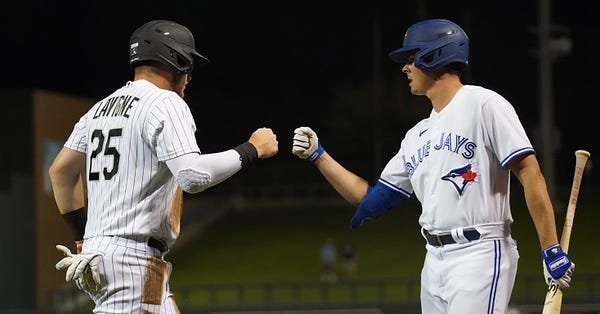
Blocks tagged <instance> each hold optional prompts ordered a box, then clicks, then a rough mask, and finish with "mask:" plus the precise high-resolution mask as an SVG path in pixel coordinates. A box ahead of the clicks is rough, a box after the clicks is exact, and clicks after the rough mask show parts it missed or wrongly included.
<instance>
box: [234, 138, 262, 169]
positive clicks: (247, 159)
mask: <svg viewBox="0 0 600 314" xmlns="http://www.w3.org/2000/svg"><path fill="white" fill-rule="evenodd" d="M233 149H234V150H235V151H236V152H238V154H240V160H241V161H242V167H245V166H247V165H249V164H251V163H252V162H253V161H254V160H256V159H257V158H258V152H257V151H256V147H254V145H252V144H250V142H245V143H242V144H240V145H238V146H236V147H234V148H233Z"/></svg>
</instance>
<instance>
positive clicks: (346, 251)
mask: <svg viewBox="0 0 600 314" xmlns="http://www.w3.org/2000/svg"><path fill="white" fill-rule="evenodd" d="M340 256H341V257H342V269H343V270H344V273H345V274H346V275H347V276H354V275H355V274H356V267H357V265H356V249H355V248H354V245H352V244H350V243H346V244H344V245H343V246H342V248H341V250H340Z"/></svg>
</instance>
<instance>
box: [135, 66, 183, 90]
mask: <svg viewBox="0 0 600 314" xmlns="http://www.w3.org/2000/svg"><path fill="white" fill-rule="evenodd" d="M133 80H134V81H137V80H146V81H148V82H150V83H152V84H154V85H156V87H158V88H161V89H166V90H174V89H175V84H174V81H175V79H174V75H173V73H172V72H171V71H169V70H167V69H164V68H161V67H154V66H141V67H138V68H136V71H135V76H134V78H133Z"/></svg>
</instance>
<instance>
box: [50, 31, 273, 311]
mask: <svg viewBox="0 0 600 314" xmlns="http://www.w3.org/2000/svg"><path fill="white" fill-rule="evenodd" d="M195 49H196V48H195V45H194V37H193V35H192V33H191V32H190V31H189V30H188V29H187V28H186V27H185V26H183V25H180V24H178V23H175V22H171V21H165V20H155V21H150V22H148V23H145V24H143V25H142V26H140V27H139V28H137V29H136V30H135V31H134V32H133V34H132V35H131V37H130V41H129V64H130V66H131V68H132V69H133V70H134V77H133V80H132V81H129V82H126V83H125V85H124V86H122V87H120V88H118V89H116V90H115V91H114V92H112V93H111V94H110V95H109V96H107V97H106V98H104V99H102V100H101V101H99V102H98V103H96V104H95V105H94V106H93V107H92V108H91V109H90V111H88V112H87V113H86V114H85V115H83V116H82V117H81V119H80V120H79V122H77V123H76V124H75V126H74V128H73V131H72V133H71V135H70V136H69V138H68V139H67V141H66V143H65V144H64V147H63V148H62V150H61V151H60V152H59V153H58V155H57V156H56V158H55V160H54V162H53V163H52V165H51V167H50V170H49V174H50V178H51V182H52V188H53V191H54V197H55V200H56V204H57V206H58V209H59V211H60V213H61V214H62V215H63V217H64V219H65V220H66V222H67V224H68V225H69V226H70V227H71V228H72V229H73V233H74V239H75V241H76V243H77V253H76V254H74V253H71V251H70V250H69V249H68V248H66V247H65V246H60V245H59V246H57V248H58V249H59V250H60V251H61V252H63V253H64V254H65V257H64V258H63V259H62V260H60V261H59V262H58V263H57V264H56V268H57V269H59V270H60V269H66V280H67V281H71V280H74V281H75V283H76V285H77V287H78V288H79V289H81V290H83V291H85V292H86V293H87V294H88V295H89V296H90V298H91V299H92V300H93V301H94V302H95V308H94V313H136V314H142V313H144V314H150V313H157V314H158V313H161V314H163V313H168V314H171V313H179V309H178V307H177V304H176V302H175V298H174V297H173V295H172V293H171V292H170V289H169V277H170V275H171V271H172V265H171V263H170V262H168V261H166V260H165V255H166V254H167V253H168V252H169V249H170V248H171V247H172V246H173V244H174V243H175V241H176V240H177V238H178V236H179V225H180V219H181V214H182V213H181V210H182V201H183V191H185V192H187V193H199V192H202V191H204V190H206V189H207V188H209V187H212V186H214V185H216V184H219V183H221V182H223V181H224V180H226V179H228V178H229V177H231V176H232V175H234V174H235V173H237V172H238V171H240V170H241V169H242V168H245V167H248V166H249V165H250V164H252V163H253V162H254V161H255V160H257V159H258V158H268V157H271V156H273V155H275V154H276V153H277V151H278V143H277V139H276V136H275V134H274V133H273V131H272V130H271V129H269V128H259V129H257V130H256V131H254V132H253V133H252V134H251V135H250V138H249V139H248V140H247V141H245V142H243V143H242V144H240V145H238V146H235V147H234V148H232V149H228V150H225V151H222V152H218V153H211V154H203V153H201V152H200V148H199V147H198V143H197V140H196V136H195V132H196V123H195V121H194V117H193V116H192V114H191V111H190V108H189V107H188V105H187V103H186V102H185V101H184V100H183V97H184V90H185V88H186V86H187V84H188V83H189V82H190V80H191V72H192V70H193V69H196V68H199V67H200V66H202V65H204V64H206V63H208V60H207V59H206V58H205V57H203V56H202V55H201V54H200V53H198V52H197V51H196V50H195ZM210 118H211V117H210V116H203V117H202V119H201V120H200V121H203V120H206V119H210ZM228 131H229V129H228V128H227V126H224V128H223V130H218V131H217V132H228ZM205 136H208V135H205ZM86 208H87V210H86Z"/></svg>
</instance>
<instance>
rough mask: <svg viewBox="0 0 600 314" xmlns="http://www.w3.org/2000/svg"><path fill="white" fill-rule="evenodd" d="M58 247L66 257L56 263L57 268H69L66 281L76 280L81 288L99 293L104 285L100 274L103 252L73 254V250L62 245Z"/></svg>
mask: <svg viewBox="0 0 600 314" xmlns="http://www.w3.org/2000/svg"><path fill="white" fill-rule="evenodd" d="M56 249H58V250H59V251H61V252H63V254H65V257H64V258H63V259H61V260H60V261H59V262H58V263H56V269H57V270H62V269H65V268H66V269H67V272H66V275H65V281H67V282H69V281H71V280H74V281H75V284H76V285H77V288H79V290H82V291H85V292H90V293H92V294H97V293H98V292H99V291H100V290H101V289H102V287H103V286H104V285H103V283H104V281H103V280H102V276H101V275H100V262H101V260H102V254H101V253H91V254H73V253H71V250H69V249H68V248H67V247H65V246H62V245H57V246H56Z"/></svg>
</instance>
